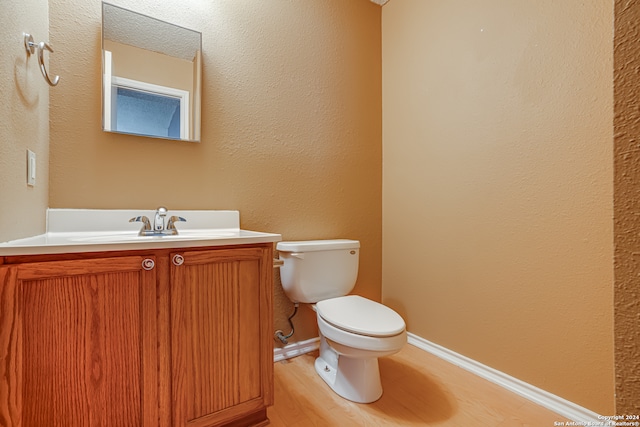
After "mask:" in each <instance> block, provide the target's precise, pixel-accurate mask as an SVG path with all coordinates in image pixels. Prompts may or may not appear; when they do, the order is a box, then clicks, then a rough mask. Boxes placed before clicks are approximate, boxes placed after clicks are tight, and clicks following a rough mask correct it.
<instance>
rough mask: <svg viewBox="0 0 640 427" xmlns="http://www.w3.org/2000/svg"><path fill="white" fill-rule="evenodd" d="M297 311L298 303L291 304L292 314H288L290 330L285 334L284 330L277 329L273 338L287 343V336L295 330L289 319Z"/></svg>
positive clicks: (289, 336)
mask: <svg viewBox="0 0 640 427" xmlns="http://www.w3.org/2000/svg"><path fill="white" fill-rule="evenodd" d="M297 312H298V303H297V302H296V303H294V304H293V314H291V316H289V319H288V320H289V325H291V332H289V334H288V335H285V334H284V332H282V330H280V329H278V330H277V331H276V333H275V337H274V339H279V340H280V342H282V344H285V345H286V344H288V343H289V341H287V340H288V339H289V338H291V336H292V335H293V333H294V332H295V328H294V327H293V321H292V320H291V319H293V316H295V315H296V313H297Z"/></svg>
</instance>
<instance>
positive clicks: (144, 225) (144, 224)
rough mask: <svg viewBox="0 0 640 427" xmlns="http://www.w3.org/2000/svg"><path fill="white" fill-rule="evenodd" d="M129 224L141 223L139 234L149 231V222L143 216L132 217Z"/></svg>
mask: <svg viewBox="0 0 640 427" xmlns="http://www.w3.org/2000/svg"><path fill="white" fill-rule="evenodd" d="M129 222H141V223H142V229H141V230H140V232H141V233H142V232H143V231H148V230H151V222H149V218H147V217H146V216H144V215H140V216H134V217H133V218H131V219H130V220H129Z"/></svg>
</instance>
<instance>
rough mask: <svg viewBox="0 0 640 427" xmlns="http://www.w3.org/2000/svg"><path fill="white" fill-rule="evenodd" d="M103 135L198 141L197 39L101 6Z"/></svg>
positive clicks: (152, 20)
mask: <svg viewBox="0 0 640 427" xmlns="http://www.w3.org/2000/svg"><path fill="white" fill-rule="evenodd" d="M102 21H103V22H102V28H103V29H102V50H103V55H102V57H103V90H102V92H103V117H102V123H103V129H104V130H105V131H108V132H120V133H129V134H135V135H144V136H151V137H156V138H168V139H180V140H187V141H199V140H200V87H201V85H200V83H201V70H200V67H201V34H200V33H198V32H196V31H192V30H188V29H186V28H182V27H179V26H177V25H173V24H169V23H167V22H163V21H160V20H157V19H155V18H151V17H148V16H145V15H142V14H139V13H136V12H132V11H130V10H127V9H123V8H120V7H117V6H114V5H111V4H109V3H103V4H102Z"/></svg>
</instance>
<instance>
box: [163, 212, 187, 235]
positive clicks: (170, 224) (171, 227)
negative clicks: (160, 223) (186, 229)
mask: <svg viewBox="0 0 640 427" xmlns="http://www.w3.org/2000/svg"><path fill="white" fill-rule="evenodd" d="M176 222H187V220H186V219H184V218H182V217H181V216H176V215H173V216H172V217H170V218H169V221H167V230H176V234H177V231H178V230H177V229H176V226H175V223H176Z"/></svg>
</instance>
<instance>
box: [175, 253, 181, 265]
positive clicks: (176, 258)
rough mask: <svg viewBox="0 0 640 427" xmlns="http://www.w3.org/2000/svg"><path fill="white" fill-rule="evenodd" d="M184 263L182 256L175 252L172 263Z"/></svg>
mask: <svg viewBox="0 0 640 427" xmlns="http://www.w3.org/2000/svg"><path fill="white" fill-rule="evenodd" d="M182 264H184V257H183V256H182V255H180V254H176V255H174V256H173V265H182Z"/></svg>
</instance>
